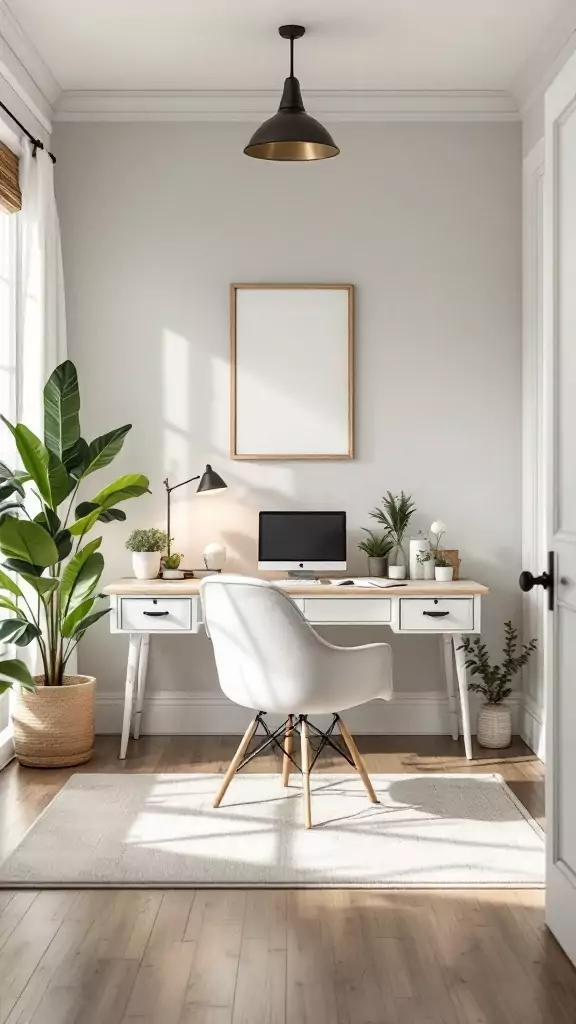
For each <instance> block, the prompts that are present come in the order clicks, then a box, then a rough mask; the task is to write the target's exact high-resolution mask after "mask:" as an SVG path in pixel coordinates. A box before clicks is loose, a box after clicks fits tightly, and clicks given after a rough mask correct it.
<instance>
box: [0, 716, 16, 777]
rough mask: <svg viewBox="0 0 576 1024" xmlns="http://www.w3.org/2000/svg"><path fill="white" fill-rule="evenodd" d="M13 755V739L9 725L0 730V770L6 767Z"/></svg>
mask: <svg viewBox="0 0 576 1024" xmlns="http://www.w3.org/2000/svg"><path fill="white" fill-rule="evenodd" d="M13 757H14V740H13V739H12V729H11V727H10V726H8V728H6V729H2V732H0V771H2V769H3V768H5V767H6V765H7V764H8V762H9V761H11V760H12V758H13Z"/></svg>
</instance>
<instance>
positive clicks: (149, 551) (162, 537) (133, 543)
mask: <svg viewBox="0 0 576 1024" xmlns="http://www.w3.org/2000/svg"><path fill="white" fill-rule="evenodd" d="M167 544H168V537H167V535H166V533H165V532H164V530H156V529H155V528H152V529H150V530H133V531H132V533H131V534H130V536H129V537H128V540H127V541H126V547H127V548H128V551H131V552H132V568H133V569H134V575H135V577H136V579H137V580H155V579H156V577H157V576H158V574H159V572H160V556H161V554H162V552H163V551H164V550H165V548H166V545H167Z"/></svg>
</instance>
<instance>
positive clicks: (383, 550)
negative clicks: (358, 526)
mask: <svg viewBox="0 0 576 1024" xmlns="http://www.w3.org/2000/svg"><path fill="white" fill-rule="evenodd" d="M362 529H363V530H364V533H367V534H368V536H367V537H366V538H365V539H363V540H361V541H360V543H359V544H358V549H359V550H360V551H363V552H364V553H365V554H366V555H368V575H369V576H385V575H386V556H387V555H388V552H389V551H391V550H392V548H393V546H394V545H393V542H392V541H391V540H390V538H389V537H387V536H386V534H385V533H382V534H375V533H373V532H372V530H367V529H366V527H365V526H363V527H362Z"/></svg>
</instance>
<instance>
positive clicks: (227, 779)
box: [214, 718, 258, 807]
mask: <svg viewBox="0 0 576 1024" xmlns="http://www.w3.org/2000/svg"><path fill="white" fill-rule="evenodd" d="M257 728H258V719H257V718H253V719H252V721H251V722H250V725H249V726H248V728H247V729H246V732H245V733H244V736H243V737H242V739H241V741H240V746H239V747H238V750H237V751H236V753H235V754H234V757H233V758H232V760H231V762H230V766H229V768H228V771H227V772H226V775H225V776H224V781H223V783H222V785H221V786H220V789H219V790H218V793H217V794H216V799H215V800H214V807H219V806H220V804H221V803H222V800H223V798H224V794H225V793H226V790H227V789H228V786H229V785H230V783H231V782H232V779H233V778H234V776H235V774H236V769H237V768H238V765H239V764H240V762H241V760H242V758H243V757H244V754H245V753H246V751H247V750H248V745H249V743H250V740H251V739H252V737H253V735H254V733H255V732H256V729H257Z"/></svg>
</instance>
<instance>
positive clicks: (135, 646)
mask: <svg viewBox="0 0 576 1024" xmlns="http://www.w3.org/2000/svg"><path fill="white" fill-rule="evenodd" d="M140 641H141V636H140V634H139V633H131V634H130V646H129V648H128V667H127V669H126V690H125V692H124V719H123V721H122V738H121V740H120V760H121V761H123V760H124V759H125V757H126V751H127V749H128V740H129V738H130V723H131V721H132V707H133V704H134V688H135V684H136V676H137V675H138V661H139V656H140Z"/></svg>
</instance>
